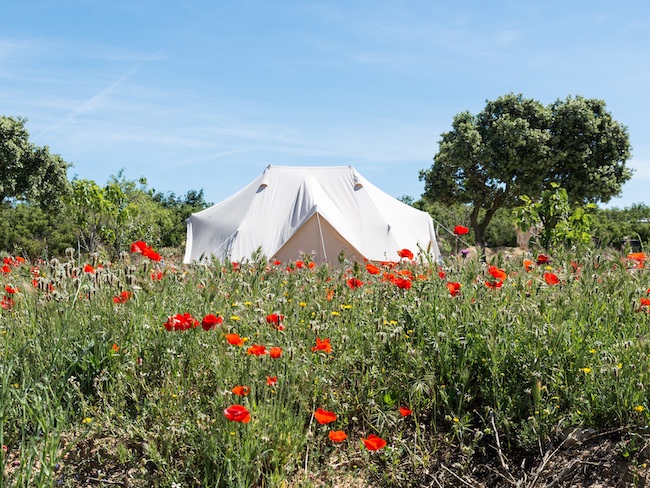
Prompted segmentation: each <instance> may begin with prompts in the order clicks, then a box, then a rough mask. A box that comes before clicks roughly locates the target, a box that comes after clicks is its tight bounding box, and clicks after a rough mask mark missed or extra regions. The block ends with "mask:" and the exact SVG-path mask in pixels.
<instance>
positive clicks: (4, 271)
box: [0, 264, 11, 273]
mask: <svg viewBox="0 0 650 488" xmlns="http://www.w3.org/2000/svg"><path fill="white" fill-rule="evenodd" d="M0 271H2V272H3V273H11V268H10V267H9V266H8V265H6V264H5V265H4V266H3V267H2V268H0Z"/></svg>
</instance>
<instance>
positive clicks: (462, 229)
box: [454, 225, 469, 236]
mask: <svg viewBox="0 0 650 488" xmlns="http://www.w3.org/2000/svg"><path fill="white" fill-rule="evenodd" d="M454 234H456V235H457V236H464V235H465V234H469V229H468V228H467V227H465V226H462V225H457V226H456V227H454Z"/></svg>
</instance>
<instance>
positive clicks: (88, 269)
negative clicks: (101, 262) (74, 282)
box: [84, 264, 95, 273]
mask: <svg viewBox="0 0 650 488" xmlns="http://www.w3.org/2000/svg"><path fill="white" fill-rule="evenodd" d="M94 272H95V268H93V267H92V266H91V265H90V264H87V265H85V266H84V273H94Z"/></svg>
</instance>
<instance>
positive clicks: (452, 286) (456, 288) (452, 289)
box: [447, 281, 461, 297]
mask: <svg viewBox="0 0 650 488" xmlns="http://www.w3.org/2000/svg"><path fill="white" fill-rule="evenodd" d="M460 286H461V285H460V283H456V282H451V281H449V282H447V289H448V290H449V293H450V294H451V296H452V297H455V296H456V295H458V294H459V293H460Z"/></svg>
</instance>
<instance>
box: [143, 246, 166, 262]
mask: <svg viewBox="0 0 650 488" xmlns="http://www.w3.org/2000/svg"><path fill="white" fill-rule="evenodd" d="M142 255H143V256H144V257H146V258H149V259H151V260H152V261H160V260H161V259H162V256H161V255H160V254H158V253H157V252H156V251H154V250H153V249H152V248H150V247H148V248H146V249H145V250H144V251H142Z"/></svg>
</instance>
